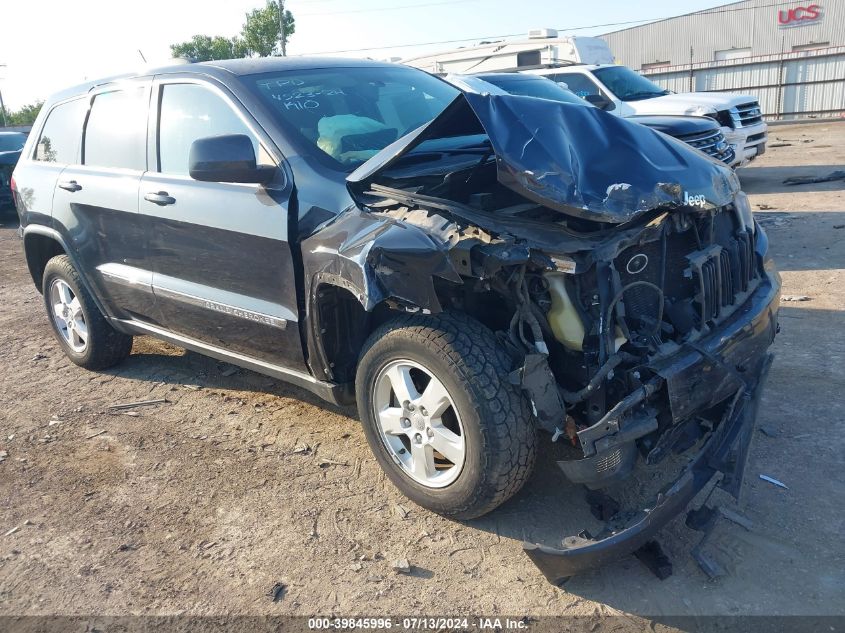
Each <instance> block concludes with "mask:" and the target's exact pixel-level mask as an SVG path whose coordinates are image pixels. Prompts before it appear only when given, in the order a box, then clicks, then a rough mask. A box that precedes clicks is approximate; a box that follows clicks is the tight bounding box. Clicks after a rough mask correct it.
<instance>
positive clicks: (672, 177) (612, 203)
mask: <svg viewBox="0 0 845 633" xmlns="http://www.w3.org/2000/svg"><path fill="white" fill-rule="evenodd" d="M479 123H480V124H481V127H483V129H484V131H485V132H486V134H487V136H488V138H489V139H490V142H491V144H492V146H493V150H494V152H495V154H496V159H497V161H496V162H497V177H498V180H499V182H500V183H501V184H502V185H504V186H506V187H508V188H510V189H512V190H513V191H515V192H517V193H519V194H520V195H522V196H524V197H525V198H528V199H529V200H532V201H534V202H536V203H538V204H542V205H544V206H547V207H549V208H552V209H555V210H558V211H560V212H562V213H565V214H567V215H572V216H575V217H579V218H583V219H588V220H593V221H598V222H608V223H614V224H619V223H623V222H627V221H629V220H631V219H633V218H635V217H636V216H638V215H640V214H642V213H645V212H647V211H650V210H652V209H655V208H658V207H665V208H677V207H684V206H696V207H700V208H712V207H721V206H724V205H726V204H729V203H730V202H732V200H733V198H734V196H735V194H736V193H737V192H738V191H739V182H738V180H737V178H736V175H735V174H734V173H733V171H732V170H731V169H729V168H728V167H726V166H725V165H723V164H722V163H720V162H718V161H715V160H713V159H711V158H710V157H708V156H706V155H705V154H703V153H701V152H698V151H697V150H694V149H692V148H690V147H689V146H688V145H686V144H685V143H682V142H680V141H677V140H675V139H673V138H670V137H668V136H665V135H663V134H660V133H658V132H655V131H653V130H651V129H649V128H647V127H645V126H642V125H635V124H632V123H630V122H628V121H625V120H624V119H622V118H619V117H616V116H613V115H612V114H608V113H607V112H604V111H602V110H600V109H598V108H587V107H583V106H580V105H573V104H567V103H558V102H555V101H549V100H546V99H536V98H533V97H523V96H516V95H491V94H471V93H463V94H462V95H461V96H459V97H458V98H456V99H455V101H454V102H452V104H450V105H449V106H448V107H447V108H446V109H445V110H444V111H443V112H442V113H441V114H440V115H439V116H438V117H436V118H435V119H434V120H432V121H430V122H429V123H428V124H426V125H424V126H422V127H420V128H418V129H417V130H415V131H413V132H411V133H410V134H408V135H406V136H404V137H402V138H400V139H399V140H397V141H396V142H395V143H393V144H392V145H389V146H388V147H386V148H385V149H384V150H382V151H381V152H379V153H378V154H376V155H375V156H374V157H373V158H371V159H370V160H369V161H367V162H366V163H364V164H363V165H361V167H359V168H358V169H357V170H355V171H354V172H353V173H352V174H351V175H350V176H349V177H348V178H347V182H348V184H349V188H350V191H351V192H352V193H353V195H354V194H355V193H356V192H357V193H361V192H362V191H364V190H365V189H366V188H367V186H368V185H370V184H372V183H374V182H377V181H378V178H379V174H381V173H383V172H384V171H386V170H388V169H390V168H391V167H392V166H394V165H396V164H397V162H398V161H399V160H400V159H401V158H402V156H404V155H405V154H408V153H409V152H411V151H412V150H413V148H414V147H416V146H417V145H419V144H420V143H422V142H423V141H425V140H429V139H435V138H443V137H447V136H457V135H460V134H461V133H466V132H465V131H467V130H468V131H469V133H473V132H474V131H476V130H477V129H478V125H479Z"/></svg>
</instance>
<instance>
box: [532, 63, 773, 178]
mask: <svg viewBox="0 0 845 633" xmlns="http://www.w3.org/2000/svg"><path fill="white" fill-rule="evenodd" d="M524 72H528V73H532V74H538V75H543V76H544V77H548V78H549V79H553V80H554V81H557V82H562V83H565V84H566V85H567V86H568V88H569V89H570V90H571V91H572V92H574V93H575V94H577V95H578V96H580V97H583V98H585V99H587V100H588V101H590V102H591V103H592V104H594V105H596V106H598V107H600V108H603V109H604V110H608V111H610V112H612V113H613V114H616V115H618V116H621V117H629V116H635V115H643V114H661V115H662V114H683V115H691V116H707V117H711V118H713V119H716V121H718V122H719V124H720V125H721V127H722V132H723V134H724V135H725V139H726V140H727V141H728V143H730V145H731V146H732V147H733V149H734V152H735V154H736V164H737V165H740V164H746V163H748V162H749V161H751V160H753V159H754V158H756V157H757V156H760V155H761V154H763V153H764V152H765V151H766V141H767V139H768V132H767V129H768V128H767V126H766V124H765V123H764V122H763V115H762V113H761V112H760V104H759V103H758V102H757V99H755V98H754V97H753V96H751V95H740V94H731V93H725V92H684V93H678V94H676V93H672V92H669V91H668V90H664V89H663V88H661V87H660V86H658V85H657V84H655V83H653V82H652V81H650V80H649V79H647V78H646V77H643V76H642V75H640V74H639V73H637V72H635V71H633V70H631V69H630V68H628V67H627V66H616V65H612V64H607V65H604V64H602V65H573V66H567V67H565V68H539V69H532V70H526V71H524Z"/></svg>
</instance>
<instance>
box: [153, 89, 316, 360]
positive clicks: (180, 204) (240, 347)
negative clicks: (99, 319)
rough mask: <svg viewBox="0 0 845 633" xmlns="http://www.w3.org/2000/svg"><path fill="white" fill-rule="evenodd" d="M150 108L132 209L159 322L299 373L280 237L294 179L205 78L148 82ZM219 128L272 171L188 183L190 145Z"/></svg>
mask: <svg viewBox="0 0 845 633" xmlns="http://www.w3.org/2000/svg"><path fill="white" fill-rule="evenodd" d="M153 104H154V105H153V108H152V111H153V115H152V117H151V118H152V119H153V120H155V121H156V127H155V129H154V130H152V132H151V144H152V146H153V148H154V151H153V152H152V154H151V159H150V160H151V162H152V163H154V164H153V165H152V166H151V167H152V168H151V170H150V171H149V172H148V173H147V174H145V175H144V177H143V179H142V181H141V189H140V192H139V205H140V210H141V213H142V214H143V215H144V217H145V220H146V221H147V222H148V226H149V236H150V254H151V257H152V263H153V270H154V280H153V285H154V290H155V294H156V301H157V303H158V305H159V308H160V311H159V314H160V318H161V322H162V324H163V325H164V326H165V327H166V328H167V329H168V330H170V331H172V332H175V333H177V334H181V335H184V336H188V337H190V338H192V339H196V340H199V341H202V342H204V343H208V344H211V345H214V346H216V347H220V348H224V349H225V350H227V351H229V352H236V353H240V354H243V355H247V356H250V357H253V358H258V359H261V360H264V361H269V362H272V363H275V364H279V365H283V366H285V367H289V368H295V369H304V368H305V364H304V358H303V353H302V344H301V340H300V336H299V329H298V304H297V291H296V283H295V271H294V265H293V258H292V256H291V245H290V244H289V243H288V207H289V202H290V197H291V192H292V191H293V183H292V180H291V179H290V178H289V177H288V176H287V175H286V173H285V170H284V169H283V168H282V167H280V163H281V156H280V154H279V153H278V151H277V150H276V149H275V146H274V145H273V144H272V142H271V140H270V139H269V137H268V136H267V135H266V134H264V133H263V131H261V129H260V128H259V127H258V125H257V124H256V123H255V121H254V120H253V119H252V118H251V117H250V115H249V114H248V113H247V112H246V111H245V110H244V109H243V107H242V105H241V104H240V102H239V101H238V100H237V99H236V98H235V97H234V95H232V93H230V92H229V91H228V90H227V89H226V88H224V87H223V86H221V85H218V84H216V83H212V82H211V81H204V80H198V79H194V78H161V79H157V80H156V82H155V86H154V99H153ZM221 134H246V135H248V136H249V137H250V138H251V139H252V140H253V145H254V147H255V150H256V156H257V159H258V163H259V164H264V165H273V166H276V167H277V174H276V177H275V178H274V180H273V181H272V182H271V183H270V184H267V185H259V184H239V183H222V182H220V183H217V182H199V181H196V180H193V179H192V178H191V177H190V175H189V174H188V155H189V152H190V148H191V144H192V143H193V142H194V141H195V140H197V139H200V138H204V137H209V136H217V135H221ZM271 151H272V152H273V153H272V154H271Z"/></svg>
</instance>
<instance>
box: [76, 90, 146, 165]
mask: <svg viewBox="0 0 845 633" xmlns="http://www.w3.org/2000/svg"><path fill="white" fill-rule="evenodd" d="M82 158H83V162H84V164H85V165H92V166H95V167H108V168H117V169H135V170H140V171H143V170H144V169H146V165H147V90H146V89H145V88H144V87H141V86H139V87H138V88H130V89H126V90H115V91H113V92H104V93H102V94H98V95H97V96H95V97H94V101H93V102H92V104H91V112H90V114H89V115H88V123H87V124H86V126H85V141H84V144H83V157H82Z"/></svg>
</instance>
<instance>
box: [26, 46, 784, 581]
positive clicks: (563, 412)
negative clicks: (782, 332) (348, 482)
mask: <svg viewBox="0 0 845 633" xmlns="http://www.w3.org/2000/svg"><path fill="white" fill-rule="evenodd" d="M13 195H14V198H15V203H16V206H17V209H18V213H19V216H20V220H21V234H22V237H23V241H24V250H25V254H26V260H27V263H28V265H29V270H30V272H31V274H32V278H33V280H34V281H35V284H36V286H37V287H38V288H39V290H41V292H42V294H43V297H44V303H45V306H46V309H47V312H48V315H49V318H50V322H51V324H52V327H53V330H54V332H55V335H56V338H57V339H58V341H59V343H60V344H61V346H62V347H63V349H64V351H65V353H66V354H67V355H68V356H69V357H70V358H71V360H73V361H74V362H75V363H77V364H78V365H81V366H83V367H87V368H90V369H101V368H105V367H108V366H111V365H113V364H115V363H117V362H119V361H120V360H122V359H123V358H125V357H126V356H127V355H128V354H129V351H130V348H131V344H132V337H133V336H135V335H152V336H155V337H158V338H161V339H164V340H167V341H170V342H173V343H175V344H177V345H180V346H183V347H185V348H188V349H191V350H195V351H198V352H201V353H204V354H207V355H210V356H213V357H215V358H219V359H223V360H226V361H228V362H231V363H234V364H236V365H240V366H242V367H246V368H249V369H253V370H255V371H258V372H262V373H265V374H268V375H271V376H275V377H278V378H282V379H284V380H286V381H289V382H291V383H294V384H296V385H299V386H300V387H304V388H306V389H309V390H311V391H312V392H314V393H316V394H318V395H320V396H321V397H323V398H325V399H327V400H329V401H332V402H335V403H351V402H353V401H357V404H358V409H359V412H360V418H361V421H362V423H363V427H364V431H365V434H366V436H367V439H368V441H369V443H370V446H371V448H372V450H373V453H374V455H375V457H376V459H377V460H378V462H379V464H380V465H381V466H382V468H383V469H384V470H385V472H386V473H387V475H388V477H389V478H390V479H391V481H393V482H394V483H395V484H396V486H397V487H398V488H399V489H400V490H401V491H402V492H403V493H404V494H405V495H407V496H408V497H409V498H411V499H412V500H413V501H415V502H417V503H418V504H420V505H422V506H424V507H426V508H430V509H432V510H434V511H436V512H440V513H442V514H445V515H448V516H452V517H456V518H471V517H476V516H479V515H481V514H484V513H486V512H489V511H490V510H492V509H493V508H495V507H496V506H498V505H499V504H501V503H502V502H504V501H505V500H506V499H508V498H509V497H510V496H511V495H513V494H514V493H515V492H516V491H518V490H519V489H520V487H522V485H523V484H524V483H525V481H526V479H527V478H528V476H529V474H530V472H531V469H532V467H533V464H534V461H535V454H536V452H537V445H538V442H539V441H540V438H543V441H550V440H552V441H558V440H560V441H563V442H565V443H566V445H567V446H568V448H567V450H568V457H567V458H566V459H563V460H561V461H560V466H561V468H562V469H563V471H564V472H565V473H566V475H567V476H568V477H569V478H570V479H571V480H572V481H573V482H577V483H583V484H585V485H586V486H588V487H590V488H601V487H604V486H607V485H609V484H611V483H613V482H618V481H619V480H620V479H624V478H625V477H626V475H628V474H629V473H630V472H631V470H632V468H633V467H634V465H635V463H636V462H637V460H641V461H642V462H645V463H648V464H656V463H659V462H660V461H661V460H662V459H663V458H664V457H666V456H667V455H668V454H669V453H671V452H673V451H674V452H675V453H678V452H682V453H683V454H684V455H686V456H688V463H687V465H686V467H685V468H684V469H683V470H682V472H681V474H680V476H679V477H678V478H677V479H676V480H675V481H674V482H673V483H671V484H670V485H669V486H667V488H666V489H665V490H664V491H663V492H662V493H661V494H660V495H658V496H657V499H656V501H655V502H654V503H653V504H651V505H650V506H649V507H647V508H645V509H644V511H643V512H642V513H640V514H638V515H636V516H633V517H632V518H631V520H630V521H629V523H628V525H627V526H623V527H619V526H618V525H617V526H616V527H614V528H613V529H612V530H609V531H608V532H606V533H605V534H602V535H600V536H598V537H596V538H585V537H586V535H583V536H582V537H576V538H574V539H569V540H567V541H565V543H564V546H563V547H561V548H546V547H541V546H530V545H529V546H527V551H528V553H529V555H530V556H531V557H532V558H533V560H534V561H535V562H536V563H537V564H538V565H539V566H540V567H541V568H542V569H543V571H544V573H546V575H547V577H549V578H550V579H552V580H558V579H560V578H563V577H566V576H569V575H571V574H573V573H576V572H577V571H579V570H580V569H583V568H584V567H587V566H590V565H594V564H599V563H601V562H603V561H605V560H608V559H609V558H611V557H613V556H618V555H620V554H622V553H625V552H627V551H631V550H633V549H635V548H636V547H638V546H639V545H640V544H642V543H643V542H644V541H645V540H646V539H647V538H648V537H649V534H651V533H653V532H654V531H655V530H656V529H658V528H659V527H660V526H661V525H662V524H664V523H665V522H666V521H667V520H668V519H669V518H671V517H672V516H673V515H674V514H676V513H678V512H679V511H681V510H682V509H683V508H684V506H685V505H686V504H687V502H688V501H689V500H690V499H691V497H692V496H693V495H694V494H695V493H696V492H697V491H698V490H700V489H701V488H702V486H703V485H704V484H705V483H706V482H707V481H709V480H710V479H711V478H712V476H713V475H714V474H715V473H716V472H717V471H721V472H722V473H724V476H723V478H722V481H721V483H722V485H723V486H725V487H727V488H729V489H731V490H732V491H734V492H736V489H737V487H738V485H739V482H741V478H742V469H743V464H744V461H745V455H746V452H747V447H748V442H749V440H750V429H751V427H752V425H753V420H754V415H755V410H756V402H757V399H758V397H759V392H760V387H761V384H762V381H763V378H764V376H765V373H766V370H767V367H768V363H769V360H770V355H769V353H768V347H769V345H770V344H771V342H772V339H773V337H774V335H775V331H776V329H777V305H778V295H779V292H780V282H779V279H778V275H777V273H776V272H775V269H774V267H773V265H772V262H771V260H770V259H769V258H768V256H767V239H766V235H765V233H764V232H763V231H762V229H761V228H760V226H759V225H757V224H756V223H755V221H754V219H753V217H752V214H751V210H750V207H749V204H748V201H747V199H746V197H745V195H744V194H742V193H741V192H740V190H739V186H738V181H737V178H736V176H735V175H734V174H733V173H732V172H731V170H730V169H729V168H727V167H726V166H724V165H723V164H721V163H719V162H717V161H715V160H712V159H710V158H708V157H707V156H705V155H704V154H702V153H700V152H696V151H693V150H691V149H689V148H688V147H687V146H686V145H685V144H684V143H682V142H680V141H676V140H674V139H671V138H669V137H667V136H664V135H661V134H658V133H655V132H653V131H652V130H649V129H647V128H645V127H643V126H639V125H634V124H631V123H629V122H627V121H625V120H624V119H620V118H617V117H614V116H613V115H611V114H607V113H605V112H603V111H601V110H599V109H596V108H585V107H582V106H580V105H571V104H566V103H556V102H552V101H546V100H543V99H535V98H533V97H521V96H511V95H489V94H488V95H478V94H463V93H461V92H459V91H458V90H456V89H455V88H454V87H452V86H450V85H448V84H447V83H445V82H443V81H442V80H440V79H437V78H435V77H432V76H430V75H427V74H425V73H423V72H420V71H418V70H415V69H411V68H407V67H403V66H394V65H388V64H381V63H375V62H369V61H349V60H327V59H322V58H321V59H305V58H300V59H284V60H278V59H261V60H237V61H226V62H209V63H204V64H191V65H180V66H172V67H167V68H162V69H158V70H153V71H149V72H148V73H145V74H141V75H131V76H123V77H117V78H112V79H107V80H103V81H99V82H93V83H89V84H86V85H83V86H80V87H77V88H74V89H71V90H68V91H65V92H64V93H62V94H60V95H57V96H56V97H54V98H52V99H51V100H50V101H48V103H47V104H45V106H44V107H43V109H42V111H41V114H40V116H39V119H38V121H37V122H36V124H35V127H34V129H33V132H32V134H31V135H30V137H29V140H28V142H27V145H26V147H25V148H24V150H23V155H22V158H21V160H20V162H19V164H18V166H17V168H16V170H15V173H14V191H13Z"/></svg>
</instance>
